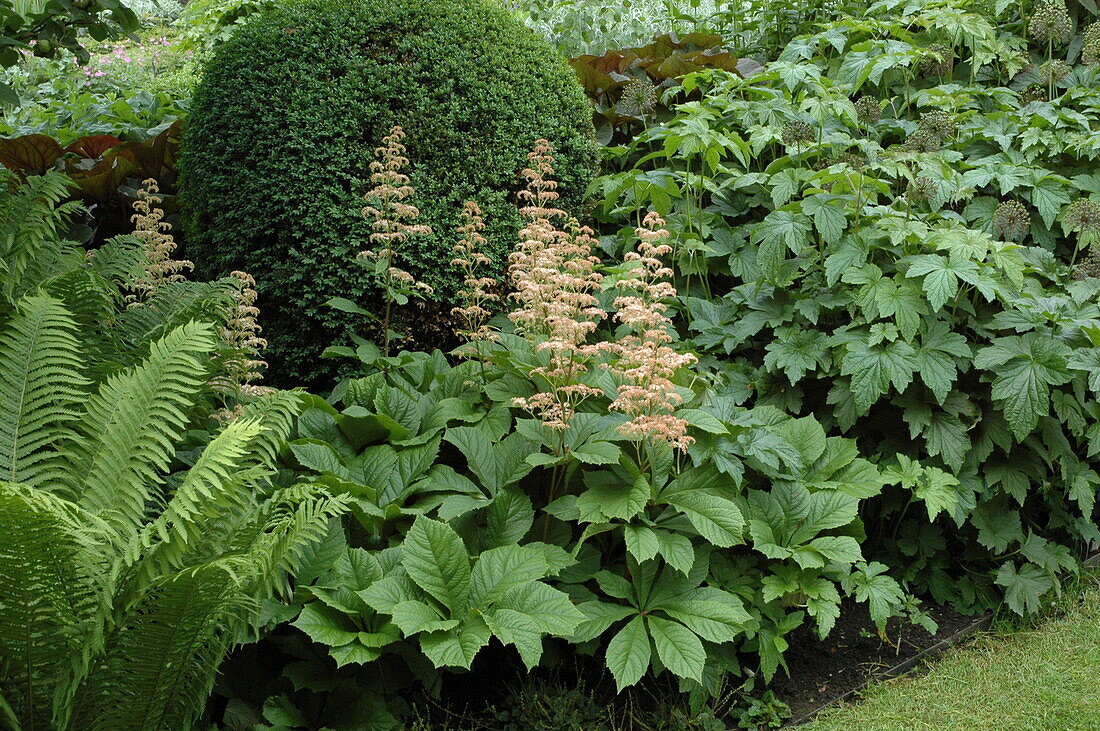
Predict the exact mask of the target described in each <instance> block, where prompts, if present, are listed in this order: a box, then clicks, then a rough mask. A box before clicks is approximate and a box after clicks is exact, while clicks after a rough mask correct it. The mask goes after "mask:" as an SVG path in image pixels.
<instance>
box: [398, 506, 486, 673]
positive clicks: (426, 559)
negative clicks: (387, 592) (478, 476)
mask: <svg viewBox="0 0 1100 731" xmlns="http://www.w3.org/2000/svg"><path fill="white" fill-rule="evenodd" d="M401 564H402V565H403V566H404V567H405V571H407V572H408V574H409V578H410V579H412V580H413V581H414V582H415V583H416V585H417V586H419V587H420V588H421V589H423V590H424V591H426V592H428V594H430V595H431V596H432V597H434V598H435V599H436V600H437V601H439V602H441V603H442V604H443V605H444V606H445V607H447V608H448V609H450V610H451V613H452V616H453V617H459V618H461V617H462V616H464V615H465V612H466V602H467V599H468V598H469V596H470V559H469V557H468V556H467V554H466V544H464V543H463V542H462V539H461V538H459V537H458V534H457V533H455V531H454V529H453V528H451V527H450V526H449V525H447V524H446V523H440V522H438V521H435V520H432V519H430V518H425V517H424V516H419V517H418V518H417V519H416V521H414V522H413V525H412V528H410V529H409V532H408V534H407V535H406V536H405V541H404V543H402V545H401ZM446 664H453V663H446ZM464 667H468V665H467V666H464Z"/></svg>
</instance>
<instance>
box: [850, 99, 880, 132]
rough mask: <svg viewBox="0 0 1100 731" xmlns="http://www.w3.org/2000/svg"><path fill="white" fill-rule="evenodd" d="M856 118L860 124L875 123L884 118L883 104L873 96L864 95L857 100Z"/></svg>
mask: <svg viewBox="0 0 1100 731" xmlns="http://www.w3.org/2000/svg"><path fill="white" fill-rule="evenodd" d="M856 119H858V120H859V123H860V124H865V125H873V124H877V123H878V121H879V120H880V119H882V106H881V105H880V104H879V101H878V99H876V98H874V97H873V96H862V97H860V98H859V100H858V101H857V102H856Z"/></svg>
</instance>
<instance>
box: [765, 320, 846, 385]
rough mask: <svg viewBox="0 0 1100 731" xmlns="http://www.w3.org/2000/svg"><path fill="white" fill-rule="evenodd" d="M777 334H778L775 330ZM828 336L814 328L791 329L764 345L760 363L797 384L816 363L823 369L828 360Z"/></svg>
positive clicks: (813, 368)
mask: <svg viewBox="0 0 1100 731" xmlns="http://www.w3.org/2000/svg"><path fill="white" fill-rule="evenodd" d="M777 335H779V333H777ZM828 340H829V339H828V336H826V335H825V333H823V332H819V331H817V330H802V329H797V330H795V329H792V330H790V331H788V332H784V333H783V334H782V336H781V337H778V338H777V339H776V340H774V341H772V342H771V343H768V345H767V346H766V347H765V350H766V351H767V355H765V356H764V365H766V366H767V367H768V368H771V369H772V370H780V369H782V371H783V372H784V373H785V374H786V376H787V380H789V381H790V382H791V383H798V382H799V381H801V380H802V378H803V377H804V376H805V375H806V374H807V373H810V372H812V371H816V370H817V368H818V366H821V367H822V368H827V367H828V365H829V362H830V356H829V342H828Z"/></svg>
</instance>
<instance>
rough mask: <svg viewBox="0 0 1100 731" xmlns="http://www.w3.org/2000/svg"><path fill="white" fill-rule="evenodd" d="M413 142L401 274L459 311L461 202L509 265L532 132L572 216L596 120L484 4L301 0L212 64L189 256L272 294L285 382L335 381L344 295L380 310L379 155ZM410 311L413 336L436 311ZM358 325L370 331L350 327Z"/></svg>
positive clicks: (193, 121)
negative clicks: (468, 203)
mask: <svg viewBox="0 0 1100 731" xmlns="http://www.w3.org/2000/svg"><path fill="white" fill-rule="evenodd" d="M393 125H401V126H402V127H404V129H405V131H406V132H407V133H408V135H409V137H408V140H407V141H406V144H407V147H408V150H409V158H410V159H411V160H412V171H411V176H412V184H413V186H414V187H415V188H416V191H417V195H416V198H415V200H414V201H413V202H414V203H415V204H416V205H417V206H419V207H420V209H421V217H420V221H419V222H420V223H427V224H429V225H430V226H431V227H432V228H433V229H434V233H433V235H432V236H426V237H416V240H414V241H413V242H412V243H411V244H410V245H409V246H408V247H407V248H406V249H405V252H406V259H407V260H406V262H405V266H404V268H406V269H408V270H409V271H410V272H412V273H413V274H414V275H416V276H417V277H418V278H419V279H421V280H422V281H424V282H426V283H427V284H429V285H431V286H432V287H433V288H434V290H435V295H434V297H435V299H436V305H435V308H434V311H435V312H438V313H445V312H447V311H448V310H449V308H450V305H449V299H450V298H451V297H452V296H453V294H454V292H455V291H456V290H457V288H458V284H459V281H460V276H459V275H458V273H457V272H456V271H455V270H454V269H453V268H452V267H451V266H450V260H451V259H452V256H451V253H450V250H451V247H452V245H453V242H454V240H455V235H454V230H455V227H456V226H457V225H458V218H459V213H460V211H461V208H462V203H463V201H465V200H468V199H475V200H477V201H478V203H479V204H480V205H481V206H482V208H483V209H484V211H485V213H486V218H487V223H488V229H487V231H486V235H487V237H488V238H489V241H490V247H491V253H492V254H494V255H495V256H497V257H498V258H499V260H500V261H501V263H502V266H503V261H504V259H505V258H506V257H505V255H506V252H507V251H508V249H509V248H510V247H511V246H512V244H513V243H514V241H515V237H516V233H515V232H516V230H517V224H518V221H519V217H518V212H517V207H516V198H515V192H516V191H517V190H518V189H519V187H520V181H519V179H518V176H517V172H518V171H519V170H521V169H522V168H523V167H524V166H525V162H526V154H527V152H528V151H529V150H530V149H531V148H532V147H533V145H534V142H535V140H536V139H538V138H540V137H545V138H546V139H548V140H550V142H551V143H552V144H553V145H554V147H555V148H556V149H557V165H556V167H557V170H558V179H559V181H560V184H561V188H560V192H561V193H562V203H563V205H564V207H566V208H573V209H576V207H577V206H578V205H579V204H580V203H581V202H582V197H583V195H584V190H585V188H586V187H587V184H588V182H589V181H590V180H591V178H592V176H593V175H594V174H595V171H596V165H597V159H598V158H597V147H596V144H595V142H594V134H593V130H592V123H591V113H590V110H589V107H588V103H587V100H586V99H585V96H584V92H583V91H582V89H581V87H580V85H579V83H578V82H577V80H576V78H575V76H574V74H573V72H572V70H571V69H570V68H569V66H568V65H567V64H566V62H565V61H564V59H562V58H561V57H560V56H559V54H558V53H557V52H556V51H555V50H554V49H553V48H552V47H551V46H550V45H548V44H547V43H546V42H545V41H544V40H542V39H540V38H538V37H536V36H535V35H534V34H533V33H532V32H531V31H530V30H528V29H527V28H525V27H524V26H523V25H522V24H521V23H519V22H518V21H517V20H516V19H515V18H514V17H512V16H511V15H510V14H509V13H508V12H507V11H506V10H504V9H502V8H501V7H499V6H497V5H495V4H489V3H487V2H483V1H482V0H432V1H431V2H424V1H423V0H335V1H334V0H304V1H303V2H297V3H292V4H291V5H290V6H289V7H286V8H283V9H280V10H276V11H272V12H270V13H269V14H267V15H266V16H265V17H263V18H262V19H260V20H257V21H256V22H254V23H251V24H249V25H248V26H247V27H245V28H243V29H242V30H241V31H239V32H238V33H237V34H236V35H235V36H234V37H233V38H232V39H231V40H229V41H228V42H226V43H225V44H224V45H223V46H222V47H221V48H220V49H219V50H218V52H217V53H216V54H215V55H214V56H213V57H212V58H211V60H210V61H209V63H208V65H207V67H206V70H205V74H204V76H203V79H202V81H201V83H200V84H199V86H198V88H197V90H196V93H195V97H194V102H193V110H192V112H191V116H190V119H189V121H188V125H187V130H186V132H185V135H184V140H183V147H182V161H181V167H182V174H181V189H182V201H181V205H182V208H183V216H184V222H185V225H186V232H187V238H188V249H187V254H188V256H189V257H190V258H191V259H193V260H194V261H195V263H196V265H197V268H198V269H199V271H200V273H202V274H204V275H206V276H214V275H216V274H220V273H222V272H225V271H228V270H232V269H245V270H247V271H248V272H249V273H251V274H252V275H253V276H254V277H255V278H256V281H257V283H258V285H259V292H260V306H261V309H262V311H263V314H264V327H265V335H266V336H267V337H268V339H269V341H270V344H271V347H270V350H269V360H270V361H271V366H272V367H271V369H270V371H269V373H271V374H272V375H273V376H274V377H275V379H276V380H277V381H278V382H279V383H280V385H289V384H300V383H316V382H317V381H318V380H319V379H321V378H324V377H325V376H327V375H329V372H328V370H326V368H327V366H328V363H330V362H329V361H320V360H319V359H318V356H319V355H320V353H321V351H322V350H323V348H324V347H325V346H326V345H328V344H331V343H332V342H334V341H339V340H342V339H344V334H345V331H346V328H347V326H348V325H349V324H353V323H351V322H350V321H349V319H348V318H349V316H347V315H344V314H343V313H340V312H337V311H334V310H331V309H329V308H327V307H325V306H324V302H326V301H327V300H328V299H329V298H331V297H333V296H341V297H346V298H349V299H352V300H357V301H359V302H360V303H361V304H363V305H364V306H367V307H370V306H371V305H372V303H374V302H376V301H377V300H376V299H374V298H375V297H376V296H377V293H376V292H372V291H371V289H372V287H371V284H370V280H369V277H368V275H367V273H366V270H365V268H363V267H361V266H359V265H358V264H357V263H356V262H355V261H354V258H355V253H356V252H357V251H358V250H360V249H363V248H366V246H367V244H366V243H365V242H366V241H367V239H368V236H369V233H370V229H369V225H368V223H367V222H366V221H365V220H364V219H363V217H362V215H361V209H362V207H363V199H362V196H363V194H364V193H365V192H366V191H367V190H368V189H369V187H370V183H369V170H368V166H369V162H370V160H371V159H372V155H373V148H374V147H375V146H377V145H378V144H379V143H380V140H381V138H382V136H383V135H385V134H386V133H387V132H388V130H389V129H390V127H392V126H393ZM423 313H424V311H423V310H421V316H420V317H419V318H410V319H411V320H412V321H411V322H410V323H408V324H409V325H410V329H411V331H412V332H414V333H415V332H416V330H417V327H416V326H417V324H418V322H417V320H419V321H420V323H421V324H424V323H426V322H427V323H428V324H431V323H430V322H428V321H434V323H435V325H436V326H437V327H438V323H439V319H440V318H438V317H424V316H423ZM355 324H359V325H361V323H355Z"/></svg>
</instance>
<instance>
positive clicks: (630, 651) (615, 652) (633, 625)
mask: <svg viewBox="0 0 1100 731" xmlns="http://www.w3.org/2000/svg"><path fill="white" fill-rule="evenodd" d="M651 653H652V650H651V649H650V644H649V632H647V631H646V626H645V618H644V617H641V616H636V617H634V619H632V620H630V621H629V622H627V623H626V625H625V626H624V627H623V628H622V629H621V630H619V631H618V633H616V635H615V636H614V637H612V638H611V642H609V643H607V652H606V654H605V662H606V663H607V669H608V670H610V671H611V675H612V676H613V677H614V678H615V687H616V688H618V690H619V692H622V690H623V688H626V687H628V686H631V685H634V684H635V683H637V682H638V681H639V680H641V679H642V676H643V675H645V671H646V670H647V669H649V659H650V656H651Z"/></svg>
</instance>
